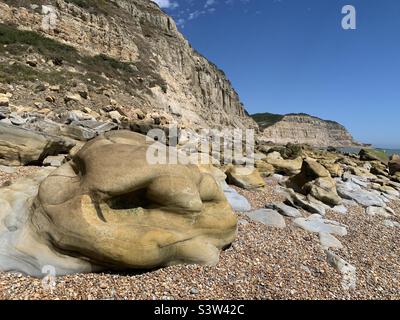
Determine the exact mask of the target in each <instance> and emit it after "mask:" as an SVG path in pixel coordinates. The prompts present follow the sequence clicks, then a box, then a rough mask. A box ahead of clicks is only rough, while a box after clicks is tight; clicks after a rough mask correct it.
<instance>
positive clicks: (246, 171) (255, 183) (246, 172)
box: [226, 166, 265, 189]
mask: <svg viewBox="0 0 400 320" xmlns="http://www.w3.org/2000/svg"><path fill="white" fill-rule="evenodd" d="M226 175H227V177H228V178H227V179H228V183H230V184H233V185H235V186H238V187H239V188H243V189H257V188H262V187H264V186H265V181H264V179H263V178H262V177H261V175H260V173H259V172H258V171H257V170H256V169H254V168H247V167H241V166H230V167H228V170H227V171H226Z"/></svg>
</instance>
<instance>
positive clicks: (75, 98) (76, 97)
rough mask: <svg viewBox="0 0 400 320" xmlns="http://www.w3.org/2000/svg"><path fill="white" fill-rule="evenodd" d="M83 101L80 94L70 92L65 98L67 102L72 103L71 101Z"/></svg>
mask: <svg viewBox="0 0 400 320" xmlns="http://www.w3.org/2000/svg"><path fill="white" fill-rule="evenodd" d="M81 100H82V97H81V96H80V95H79V94H78V93H71V92H68V93H67V94H66V95H65V97H64V101H65V102H70V101H74V102H80V101H81Z"/></svg>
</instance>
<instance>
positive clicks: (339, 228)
mask: <svg viewBox="0 0 400 320" xmlns="http://www.w3.org/2000/svg"><path fill="white" fill-rule="evenodd" d="M293 223H294V225H295V226H297V227H300V228H302V229H304V230H306V231H309V232H313V233H330V234H336V235H338V236H345V235H347V229H346V226H344V225H342V224H340V223H339V222H336V221H332V220H326V219H323V218H322V217H321V216H320V215H318V214H313V215H311V216H309V217H308V218H296V219H295V220H294V221H293Z"/></svg>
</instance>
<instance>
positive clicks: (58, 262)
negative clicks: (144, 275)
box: [0, 168, 100, 277]
mask: <svg viewBox="0 0 400 320" xmlns="http://www.w3.org/2000/svg"><path fill="white" fill-rule="evenodd" d="M53 170H54V168H45V169H42V170H40V171H38V172H36V173H35V174H33V175H31V176H28V177H25V178H20V179H19V180H17V181H16V182H15V183H13V184H12V185H10V186H7V187H3V188H0V208H1V210H0V256H1V259H0V270H1V271H13V272H15V271H18V272H23V273H26V274H29V275H32V276H35V277H43V276H44V274H43V273H42V268H43V267H44V266H46V265H50V266H53V267H54V268H55V271H56V274H57V275H64V274H68V273H72V272H76V273H78V272H95V271H98V270H99V269H100V268H96V267H95V266H93V265H91V264H90V263H89V262H88V261H85V260H81V259H78V258H74V257H71V256H67V255H65V254H63V253H60V252H56V251H55V250H53V249H52V248H51V247H49V246H48V245H47V244H46V243H43V242H41V241H38V238H37V236H38V235H37V230H36V229H35V226H33V225H32V224H30V223H29V219H30V210H31V206H32V199H34V198H35V196H36V195H37V193H38V188H39V184H40V183H41V182H42V181H43V180H44V179H45V178H46V177H47V176H48V175H49V174H50V173H51V172H52V171H53Z"/></svg>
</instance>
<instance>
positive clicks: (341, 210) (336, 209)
mask: <svg viewBox="0 0 400 320" xmlns="http://www.w3.org/2000/svg"><path fill="white" fill-rule="evenodd" d="M331 210H332V211H334V212H336V213H339V214H346V213H347V212H348V209H347V208H346V206H345V205H344V204H341V205H338V206H334V207H333V208H331Z"/></svg>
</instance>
